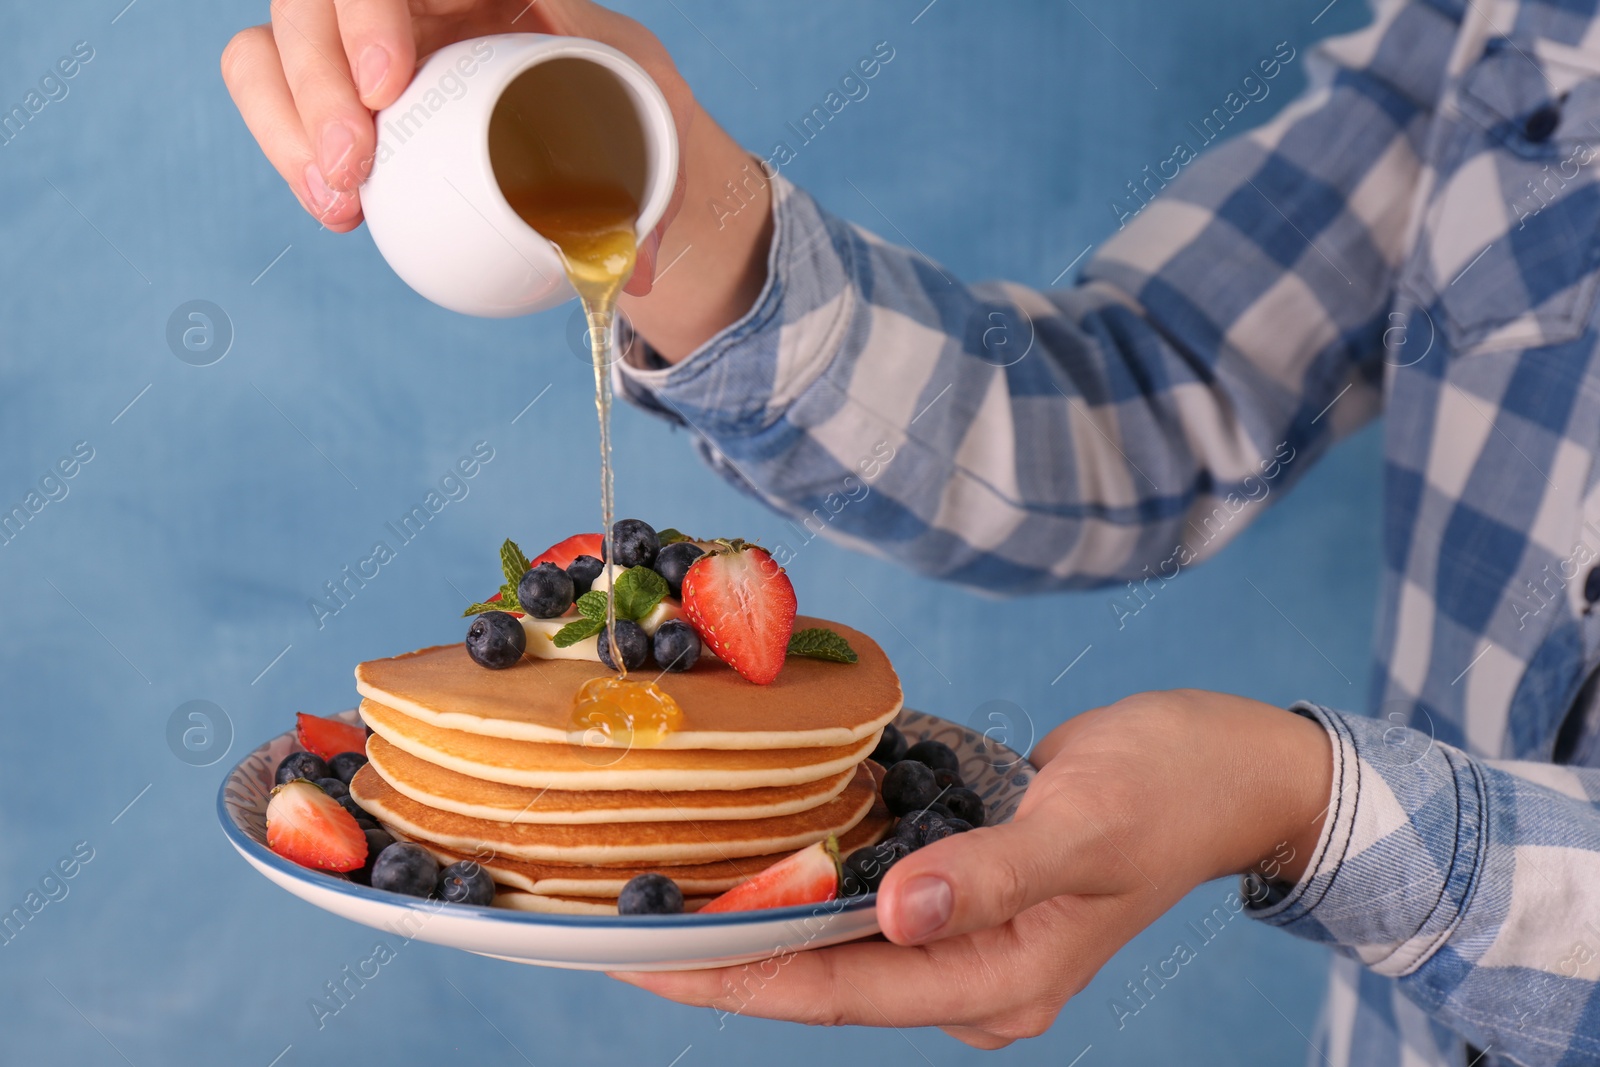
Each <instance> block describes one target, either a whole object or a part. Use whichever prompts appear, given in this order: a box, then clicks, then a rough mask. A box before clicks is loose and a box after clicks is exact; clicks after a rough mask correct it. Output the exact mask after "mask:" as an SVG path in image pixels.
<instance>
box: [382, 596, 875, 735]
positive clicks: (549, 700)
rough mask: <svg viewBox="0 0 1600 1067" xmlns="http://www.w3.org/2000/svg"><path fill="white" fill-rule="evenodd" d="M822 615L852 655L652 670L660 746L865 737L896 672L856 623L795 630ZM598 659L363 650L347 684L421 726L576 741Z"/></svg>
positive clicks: (452, 649) (600, 671)
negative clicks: (580, 695) (481, 661)
mask: <svg viewBox="0 0 1600 1067" xmlns="http://www.w3.org/2000/svg"><path fill="white" fill-rule="evenodd" d="M810 626H826V627H827V628H829V629H831V630H835V631H837V632H838V633H839V635H840V636H842V637H843V638H844V639H845V640H847V641H849V642H850V647H851V648H853V649H855V650H856V654H857V656H858V657H859V660H858V662H856V663H848V664H847V663H831V662H827V661H823V660H815V659H806V658H803V657H799V656H797V657H795V658H793V659H790V660H789V661H788V662H786V663H785V664H784V665H783V670H782V671H781V672H780V673H779V675H778V678H777V680H776V681H775V682H773V683H772V684H771V685H753V684H751V683H750V682H747V681H745V680H744V679H743V678H741V677H739V675H738V674H736V673H734V671H733V669H732V668H731V667H728V666H727V665H726V664H724V663H721V662H720V661H716V660H710V659H703V660H701V662H700V663H698V664H696V665H695V667H694V669H693V670H689V671H684V672H683V673H681V674H663V675H662V676H661V677H660V678H656V679H653V680H654V681H656V682H657V684H659V685H660V686H661V688H662V689H664V690H665V691H666V692H667V693H668V694H669V695H670V696H671V697H672V698H673V699H674V700H675V701H677V703H678V707H679V708H680V709H682V711H683V722H682V725H681V726H680V728H679V729H678V730H676V731H674V732H673V733H672V734H670V735H668V736H667V737H666V738H665V739H664V740H663V741H662V742H661V744H660V745H658V746H656V747H657V748H661V749H741V750H742V749H791V748H828V747H839V746H845V745H851V744H854V743H855V742H858V741H861V740H863V739H864V738H867V737H873V736H876V735H877V734H878V732H879V731H880V730H882V728H883V726H884V725H885V724H886V723H888V722H891V721H892V720H893V719H894V717H895V715H896V714H898V713H899V711H900V701H901V693H900V679H899V678H898V677H897V676H896V675H895V672H894V668H893V667H892V666H891V665H890V664H889V657H888V656H886V655H885V654H884V652H883V649H881V648H879V647H878V644H877V642H875V641H873V640H872V638H870V637H868V636H867V635H866V634H864V633H861V632H860V631H859V630H853V629H851V628H850V627H848V626H841V625H840V624H838V623H835V622H828V621H827V620H824V619H813V618H807V617H805V616H801V617H799V618H797V619H795V629H796V630H799V629H803V628H806V627H810ZM610 674H611V672H610V671H608V670H606V668H604V667H602V666H601V665H600V664H599V663H595V662H588V661H585V660H542V659H535V658H533V657H529V656H525V657H523V659H522V660H521V662H519V663H517V664H516V665H515V666H512V667H508V668H506V669H505V670H499V671H491V670H485V669H484V668H482V667H480V666H478V665H477V664H476V663H474V662H473V661H472V657H470V656H469V655H467V650H466V648H465V646H463V645H462V644H460V643H459V642H458V643H456V644H453V645H440V646H437V647H435V648H424V649H420V650H418V651H416V652H407V653H406V654H404V655H401V656H395V657H393V658H390V659H377V660H369V661H368V662H366V663H362V664H359V665H357V667H356V690H357V691H358V692H359V693H360V694H361V695H362V696H364V697H367V698H368V699H370V700H373V701H375V702H377V703H379V704H382V705H384V706H385V707H389V708H393V709H394V710H396V711H398V712H401V713H402V714H405V715H409V716H411V717H412V718H414V719H418V720H420V721H422V722H425V723H427V724H428V725H430V726H434V727H439V728H443V729H447V730H458V731H463V732H466V733H474V734H481V735H484V736H487V737H503V738H507V739H510V740H516V741H543V742H547V743H568V744H576V743H580V742H581V739H582V733H581V731H579V732H575V731H574V730H573V729H572V723H571V720H572V700H573V697H574V696H575V695H576V693H577V692H578V689H579V687H580V686H582V685H583V683H584V682H586V681H588V680H589V679H591V678H598V677H606V676H610Z"/></svg>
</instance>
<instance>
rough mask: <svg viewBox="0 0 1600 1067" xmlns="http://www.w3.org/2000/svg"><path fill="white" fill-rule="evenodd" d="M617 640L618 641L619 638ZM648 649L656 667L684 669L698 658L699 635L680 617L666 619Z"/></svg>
mask: <svg viewBox="0 0 1600 1067" xmlns="http://www.w3.org/2000/svg"><path fill="white" fill-rule="evenodd" d="M667 547H669V548H673V547H676V546H674V545H669V546H667ZM618 640H619V642H620V640H621V638H620V637H619V638H618ZM650 649H651V654H652V655H654V656H655V658H656V666H657V667H660V668H661V669H662V670H664V671H672V672H674V673H676V672H678V671H686V670H688V669H689V668H690V667H693V666H694V665H695V661H696V660H698V659H699V658H700V635H699V634H697V633H695V630H694V627H693V626H690V625H689V624H688V623H686V622H684V621H683V620H682V619H668V620H667V621H666V622H664V623H662V624H661V625H660V626H658V627H657V628H656V632H655V636H654V637H652V638H651V639H650Z"/></svg>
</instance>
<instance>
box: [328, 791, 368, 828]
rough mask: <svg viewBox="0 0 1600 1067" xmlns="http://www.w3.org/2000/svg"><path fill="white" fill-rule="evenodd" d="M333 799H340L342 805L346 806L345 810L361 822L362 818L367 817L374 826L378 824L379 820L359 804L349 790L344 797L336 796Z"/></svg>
mask: <svg viewBox="0 0 1600 1067" xmlns="http://www.w3.org/2000/svg"><path fill="white" fill-rule="evenodd" d="M333 799H334V800H336V801H338V803H339V806H340V807H342V808H344V810H345V811H348V812H349V813H350V814H351V815H352V816H354V817H355V819H356V821H358V822H359V821H360V820H362V819H365V820H366V821H368V822H370V823H371V824H372V825H373V826H377V825H378V820H377V819H374V818H373V817H372V815H371V813H370V812H368V811H367V809H366V808H363V807H362V806H361V805H360V804H357V803H356V798H355V797H353V796H351V795H350V794H349V793H348V792H346V793H345V795H344V796H342V797H334V798H333Z"/></svg>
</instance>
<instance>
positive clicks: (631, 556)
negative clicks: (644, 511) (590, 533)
mask: <svg viewBox="0 0 1600 1067" xmlns="http://www.w3.org/2000/svg"><path fill="white" fill-rule="evenodd" d="M611 549H612V551H613V552H615V553H616V554H617V558H616V560H615V562H616V564H617V566H619V567H648V566H650V564H652V563H654V562H655V561H656V553H657V552H660V551H661V538H659V537H657V536H656V531H655V529H654V527H652V526H651V525H650V524H649V523H648V522H645V521H644V520H643V519H618V520H617V521H616V522H615V523H614V524H612V527H611Z"/></svg>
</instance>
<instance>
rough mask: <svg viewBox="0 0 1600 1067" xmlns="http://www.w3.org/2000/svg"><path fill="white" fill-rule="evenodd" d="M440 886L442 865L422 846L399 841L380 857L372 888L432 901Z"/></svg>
mask: <svg viewBox="0 0 1600 1067" xmlns="http://www.w3.org/2000/svg"><path fill="white" fill-rule="evenodd" d="M438 882H439V862H438V861H437V860H435V859H434V858H433V854H432V853H431V852H429V851H428V850H427V849H425V848H423V847H422V846H421V845H413V844H412V843H411V842H409V841H396V842H395V843H394V844H392V845H390V846H388V847H387V848H385V849H384V850H383V851H382V852H380V853H378V859H377V862H375V863H373V865H372V888H374V889H387V890H389V892H391V893H405V894H406V895H408V896H413V897H429V896H432V895H433V890H434V887H435V886H436V885H437V884H438Z"/></svg>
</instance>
